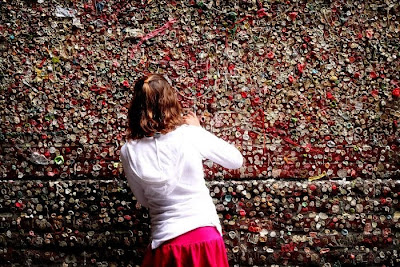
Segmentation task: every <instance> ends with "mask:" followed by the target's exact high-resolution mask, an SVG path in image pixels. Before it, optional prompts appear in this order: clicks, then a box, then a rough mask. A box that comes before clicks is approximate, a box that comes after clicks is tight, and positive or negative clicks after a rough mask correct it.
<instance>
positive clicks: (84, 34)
mask: <svg viewBox="0 0 400 267" xmlns="http://www.w3.org/2000/svg"><path fill="white" fill-rule="evenodd" d="M0 11H1V13H0V16H1V17H0V107H1V108H0V123H1V124H0V129H1V132H0V179H1V181H0V265H1V266H138V265H139V264H140V262H141V259H142V258H143V251H144V249H145V248H146V246H147V244H148V242H149V231H150V229H149V223H150V221H149V216H148V213H147V211H146V210H145V209H144V208H142V207H141V206H140V205H139V204H137V202H136V200H135V198H134V197H133V195H132V193H130V189H129V187H128V186H127V184H126V183H125V180H124V174H123V170H122V165H121V163H120V160H119V149H120V147H121V146H122V145H123V144H124V142H125V137H126V125H127V109H128V106H129V100H130V97H131V96H132V89H133V85H134V82H135V80H136V79H137V78H138V77H140V76H142V75H143V73H150V72H151V73H154V72H155V73H162V74H164V75H165V76H166V77H167V78H168V79H169V80H170V81H171V83H172V84H173V85H174V87H175V88H176V90H177V93H178V95H179V98H180V100H181V102H182V103H183V105H184V106H185V107H187V108H191V109H193V110H195V111H196V113H197V115H198V116H200V117H201V121H202V125H203V127H205V128H206V129H207V130H209V131H210V132H212V133H214V134H216V135H217V136H219V137H221V138H223V139H225V140H227V141H229V142H231V143H233V144H235V145H236V146H237V147H238V148H239V149H240V151H241V152H242V153H243V155H244V157H245V163H244V165H243V167H242V168H240V169H239V170H235V171H230V170H226V169H224V168H222V167H219V166H217V165H215V164H213V163H212V162H209V161H205V162H204V168H205V173H206V176H207V179H206V180H207V182H206V183H207V185H208V186H209V188H210V194H211V195H212V197H213V199H214V201H215V204H216V209H217V211H218V214H219V215H220V219H221V223H222V225H223V229H224V240H225V243H226V246H227V249H228V258H229V261H230V264H231V266H235V267H241V266H326V267H328V266H337V267H339V266H399V265H400V256H399V253H400V251H399V249H400V247H399V242H400V232H399V228H400V222H399V218H400V207H399V193H400V184H399V173H400V171H399V167H400V153H399V152H400V148H399V146H400V134H399V132H400V131H399V127H400V126H399V125H398V124H399V120H400V109H399V103H400V77H399V71H400V61H399V57H400V50H399V40H400V16H399V11H400V7H399V2H398V1H395V0H386V1H372V0H366V1H344V0H343V1H342V0H334V1H304V0H294V1H272V0H271V1H261V0H260V1H255V0H240V1H221V0H215V1H208V0H204V1H194V0H189V1H164V0H160V1H157V0H147V1H145V0H141V1H125V0H109V1H106V0H70V1H68V0H66V1H50V0H37V1H34V0H25V1H23V0H1V1H0Z"/></svg>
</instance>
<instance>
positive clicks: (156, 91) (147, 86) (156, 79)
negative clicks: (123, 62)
mask: <svg viewBox="0 0 400 267" xmlns="http://www.w3.org/2000/svg"><path fill="white" fill-rule="evenodd" d="M181 114H182V106H181V104H180V103H179V101H178V98H177V96H176V93H175V90H174V89H173V88H172V87H171V85H170V84H169V83H168V81H167V80H166V79H165V78H164V77H163V76H161V75H159V74H150V75H148V76H147V77H143V78H141V79H139V80H138V81H137V82H136V84H135V88H134V92H133V98H132V101H131V104H130V107H129V111H128V120H129V130H128V138H129V139H140V138H143V137H146V136H153V135H154V134H155V133H156V132H160V133H162V134H165V133H167V132H170V131H172V130H174V129H175V128H176V127H178V126H179V125H182V124H183V118H182V116H181Z"/></svg>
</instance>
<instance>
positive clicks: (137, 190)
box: [120, 145, 149, 208]
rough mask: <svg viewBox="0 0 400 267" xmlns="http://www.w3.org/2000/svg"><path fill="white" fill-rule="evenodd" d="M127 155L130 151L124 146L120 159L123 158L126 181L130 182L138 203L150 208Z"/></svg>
mask: <svg viewBox="0 0 400 267" xmlns="http://www.w3.org/2000/svg"><path fill="white" fill-rule="evenodd" d="M127 153H128V151H127V148H126V146H125V145H124V146H122V148H121V154H120V158H121V162H122V166H123V168H124V172H125V177H126V179H127V181H128V185H129V187H130V188H131V190H132V192H133V194H134V195H135V197H136V199H137V201H138V202H139V203H140V204H141V205H142V206H144V207H146V208H148V207H149V204H148V203H147V199H146V197H145V196H144V190H143V187H142V185H141V184H140V183H138V182H137V181H136V179H138V177H137V175H136V174H135V173H134V172H133V170H132V167H131V166H130V164H129V160H128V157H129V155H128V154H127Z"/></svg>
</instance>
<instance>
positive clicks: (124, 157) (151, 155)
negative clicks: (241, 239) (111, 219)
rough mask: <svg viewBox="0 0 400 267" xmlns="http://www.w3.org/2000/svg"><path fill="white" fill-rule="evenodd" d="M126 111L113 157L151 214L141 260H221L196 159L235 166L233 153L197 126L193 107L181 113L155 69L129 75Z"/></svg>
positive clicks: (171, 263) (217, 228) (184, 265)
mask: <svg viewBox="0 0 400 267" xmlns="http://www.w3.org/2000/svg"><path fill="white" fill-rule="evenodd" d="M128 118H129V136H128V140H127V142H126V143H125V144H124V145H123V146H122V148H121V161H122V164H123V168H124V172H125V176H126V178H127V180H128V184H129V187H130V188H131V190H132V192H133V193H134V195H135V197H136V198H137V201H138V202H139V203H141V204H142V205H143V206H144V207H147V208H149V213H150V218H151V231H152V241H151V247H149V249H148V251H147V252H146V255H145V257H144V260H143V263H142V267H147V266H149V267H150V266H151V267H163V266H168V267H175V266H179V267H194V266H196V267H197V266H199V267H200V266H201V267H208V266H209V267H214V266H215V267H225V266H226V267H228V266H229V265H228V260H227V255H226V249H225V244H224V241H223V239H222V230H221V224H220V221H219V218H218V215H217V212H216V210H215V205H214V203H213V201H212V198H211V196H210V194H209V190H208V188H207V187H206V185H205V181H204V173H203V163H202V160H203V159H210V160H212V161H213V162H215V163H217V164H220V165H222V166H223V167H225V168H229V169H237V168H239V167H240V166H242V163H243V157H242V155H241V154H240V152H239V151H238V150H237V149H236V148H235V147H234V146H233V145H230V144H229V143H227V142H225V141H224V140H222V139H220V138H218V137H216V136H215V135H213V134H211V133H210V132H208V131H206V130H205V129H203V128H202V127H201V126H200V123H199V120H198V119H197V117H196V115H195V114H194V113H192V112H191V113H189V114H188V115H185V116H183V115H182V107H181V105H180V103H179V101H178V99H177V97H176V93H175V91H174V89H173V88H172V87H171V85H170V84H169V83H168V82H167V81H166V79H165V78H163V76H161V75H157V74H152V75H149V76H147V77H145V78H142V79H140V80H138V81H137V83H136V84H135V88H134V92H133V98H132V102H131V106H130V108H129V114H128Z"/></svg>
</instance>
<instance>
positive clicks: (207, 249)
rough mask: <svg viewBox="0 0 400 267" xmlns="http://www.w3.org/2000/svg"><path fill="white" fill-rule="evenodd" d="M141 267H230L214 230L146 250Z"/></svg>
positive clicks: (194, 232) (201, 230)
mask: <svg viewBox="0 0 400 267" xmlns="http://www.w3.org/2000/svg"><path fill="white" fill-rule="evenodd" d="M142 267H229V264H228V258H227V255H226V249H225V244H224V240H223V239H222V237H221V235H220V234H219V232H218V230H217V229H216V228H215V227H211V226H206V227H200V228H197V229H194V230H192V231H190V232H187V233H185V234H183V235H180V236H178V237H176V238H174V239H171V240H169V241H167V242H165V243H163V244H162V245H161V246H159V247H158V248H156V249H153V250H152V249H151V247H149V248H148V249H147V251H146V254H145V256H144V259H143V263H142Z"/></svg>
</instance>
